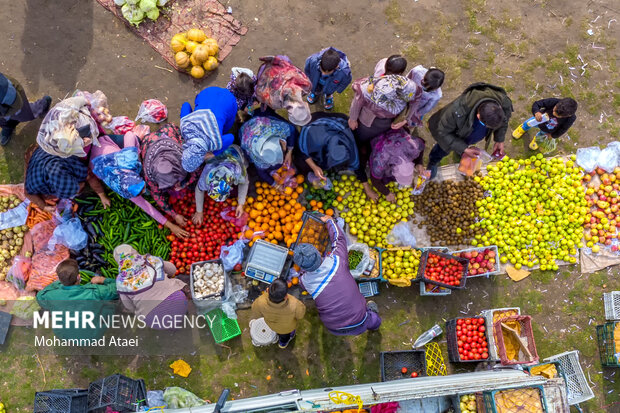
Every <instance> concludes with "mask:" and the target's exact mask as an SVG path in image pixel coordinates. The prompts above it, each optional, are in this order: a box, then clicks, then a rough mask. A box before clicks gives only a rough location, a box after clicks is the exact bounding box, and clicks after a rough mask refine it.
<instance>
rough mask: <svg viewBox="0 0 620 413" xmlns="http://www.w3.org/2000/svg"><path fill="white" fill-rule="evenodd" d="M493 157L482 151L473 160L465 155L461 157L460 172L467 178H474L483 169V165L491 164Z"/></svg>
mask: <svg viewBox="0 0 620 413" xmlns="http://www.w3.org/2000/svg"><path fill="white" fill-rule="evenodd" d="M492 160H493V157H492V156H491V155H489V154H488V153H486V152H485V151H483V150H481V151H480V152H479V153H478V155H477V156H475V157H473V158H471V157H469V156H467V155H465V154H463V156H461V162H460V163H459V167H458V171H459V172H460V173H461V174H463V175H465V176H472V175H473V174H475V173H476V172H478V171H479V170H480V168H482V166H483V165H486V164H487V163H489V162H491V161H492Z"/></svg>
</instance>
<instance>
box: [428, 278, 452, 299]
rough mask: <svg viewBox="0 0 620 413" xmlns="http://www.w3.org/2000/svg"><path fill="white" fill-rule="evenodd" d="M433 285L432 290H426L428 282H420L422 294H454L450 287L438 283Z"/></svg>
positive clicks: (433, 295)
mask: <svg viewBox="0 0 620 413" xmlns="http://www.w3.org/2000/svg"><path fill="white" fill-rule="evenodd" d="M429 285H432V284H429ZM432 287H433V288H432V289H431V290H430V291H426V283H425V282H423V281H422V282H420V295H421V296H422V297H425V296H430V297H437V296H443V295H450V294H452V290H451V289H449V288H444V287H440V286H438V285H432Z"/></svg>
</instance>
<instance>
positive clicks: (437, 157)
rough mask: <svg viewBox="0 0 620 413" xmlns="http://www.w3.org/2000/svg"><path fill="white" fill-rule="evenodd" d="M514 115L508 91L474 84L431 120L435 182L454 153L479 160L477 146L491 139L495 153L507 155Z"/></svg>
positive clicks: (433, 175) (429, 122)
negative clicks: (505, 145) (445, 162)
mask: <svg viewBox="0 0 620 413" xmlns="http://www.w3.org/2000/svg"><path fill="white" fill-rule="evenodd" d="M512 111H513V109H512V101H511V100H510V98H509V97H508V95H507V94H506V91H505V90H504V89H502V88H501V87H499V86H494V85H490V84H488V83H474V84H472V85H471V86H469V87H468V88H467V89H465V91H464V92H463V93H462V94H461V96H459V97H458V98H456V99H455V100H454V101H452V102H451V103H449V104H448V105H446V106H444V107H443V108H442V109H440V110H439V111H438V112H436V113H435V114H434V115H433V116H431V118H430V119H429V121H428V127H429V129H430V132H431V134H432V135H433V138H435V141H437V143H436V144H435V146H433V149H432V150H431V153H430V155H429V161H428V169H429V170H430V171H431V178H434V177H435V175H436V174H437V168H438V166H439V163H440V162H441V160H442V159H443V158H444V157H446V156H448V154H449V153H450V152H456V153H457V154H459V155H461V156H462V155H463V154H467V155H468V156H470V157H475V156H476V155H478V153H479V149H477V148H475V147H474V146H473V145H475V144H476V143H478V142H480V141H482V140H483V139H486V140H489V139H490V138H491V135H493V140H494V142H495V145H494V146H493V152H495V151H496V150H499V151H500V152H503V151H504V139H505V135H506V131H507V129H508V120H509V119H510V116H511V115H512Z"/></svg>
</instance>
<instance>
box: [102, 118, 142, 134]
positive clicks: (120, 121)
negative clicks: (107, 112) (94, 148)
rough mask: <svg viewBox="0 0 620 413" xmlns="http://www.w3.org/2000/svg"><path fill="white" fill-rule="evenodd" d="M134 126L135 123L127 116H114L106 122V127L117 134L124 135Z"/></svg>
mask: <svg viewBox="0 0 620 413" xmlns="http://www.w3.org/2000/svg"><path fill="white" fill-rule="evenodd" d="M135 126H136V123H135V122H134V121H133V120H131V119H129V118H128V117H127V116H115V117H113V118H112V120H111V121H110V123H108V125H107V126H106V129H109V130H111V131H112V132H114V133H115V134H117V135H124V134H126V133H127V132H130V131H132V130H133V128H134V127H135Z"/></svg>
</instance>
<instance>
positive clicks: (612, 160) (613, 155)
mask: <svg viewBox="0 0 620 413" xmlns="http://www.w3.org/2000/svg"><path fill="white" fill-rule="evenodd" d="M597 164H598V167H599V168H602V169H604V170H605V171H606V172H608V173H611V172H613V171H614V169H616V167H617V166H618V152H617V150H616V147H615V146H612V145H611V144H610V145H608V146H607V147H606V148H605V149H603V150H602V151H601V153H599V155H598V160H597Z"/></svg>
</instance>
